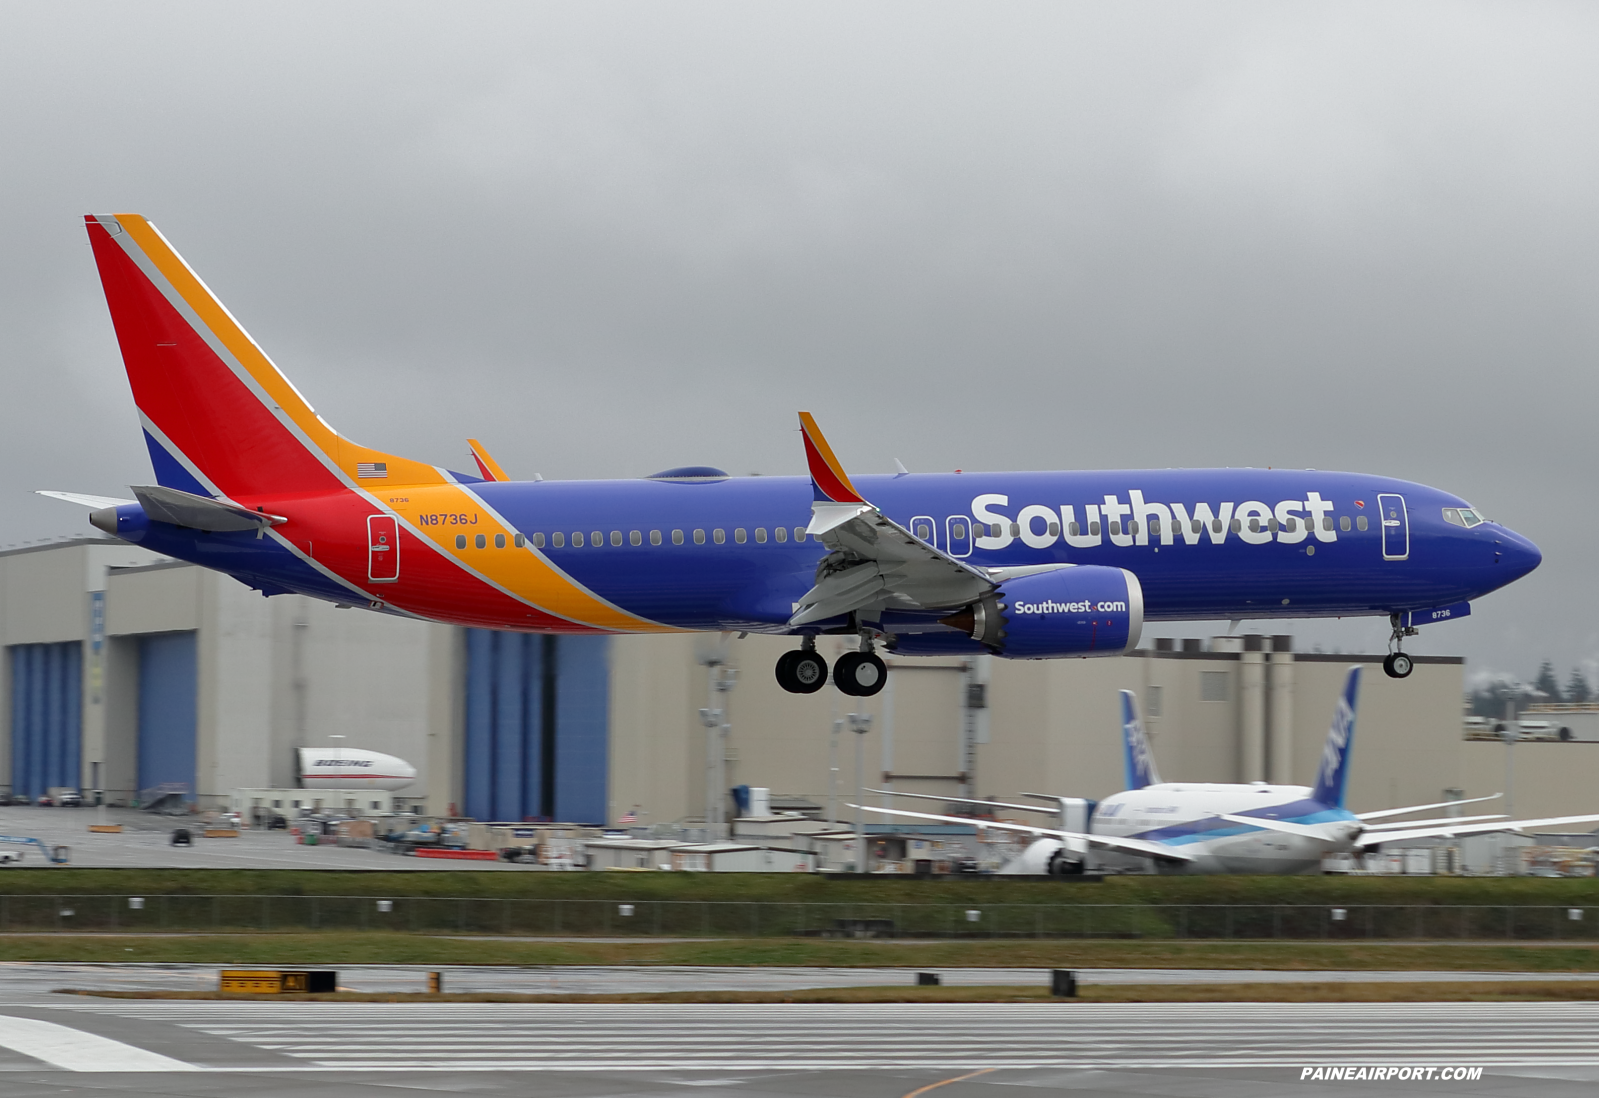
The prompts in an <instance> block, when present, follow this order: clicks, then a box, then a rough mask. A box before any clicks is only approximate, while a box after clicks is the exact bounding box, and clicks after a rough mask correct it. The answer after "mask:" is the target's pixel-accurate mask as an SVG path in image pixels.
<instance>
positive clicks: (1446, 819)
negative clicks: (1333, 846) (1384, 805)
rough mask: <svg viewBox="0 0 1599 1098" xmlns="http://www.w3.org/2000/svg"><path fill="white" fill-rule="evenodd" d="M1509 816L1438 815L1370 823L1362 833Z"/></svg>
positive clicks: (1504, 818) (1374, 833) (1466, 822)
mask: <svg viewBox="0 0 1599 1098" xmlns="http://www.w3.org/2000/svg"><path fill="white" fill-rule="evenodd" d="M1509 818H1510V817H1508V816H1506V815H1505V814H1504V813H1503V812H1499V813H1496V814H1494V815H1491V816H1440V817H1439V818H1438V819H1436V820H1405V821H1404V822H1403V823H1385V824H1372V825H1370V826H1369V827H1367V828H1365V829H1364V830H1363V831H1362V832H1361V834H1363V835H1381V834H1382V833H1384V832H1386V831H1408V830H1411V829H1413V828H1417V827H1444V826H1452V825H1454V824H1469V823H1477V822H1478V821H1480V820H1508V819H1509Z"/></svg>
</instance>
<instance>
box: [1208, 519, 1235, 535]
mask: <svg viewBox="0 0 1599 1098" xmlns="http://www.w3.org/2000/svg"><path fill="white" fill-rule="evenodd" d="M1233 521H1234V522H1237V521H1238V520H1237V519H1233ZM1234 529H1236V527H1234ZM1210 532H1211V533H1212V534H1219V533H1221V519H1211V520H1210Z"/></svg>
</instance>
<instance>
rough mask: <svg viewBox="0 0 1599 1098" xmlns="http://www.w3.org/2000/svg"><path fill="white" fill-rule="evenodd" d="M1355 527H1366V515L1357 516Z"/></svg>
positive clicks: (1359, 528)
mask: <svg viewBox="0 0 1599 1098" xmlns="http://www.w3.org/2000/svg"><path fill="white" fill-rule="evenodd" d="M1355 528H1356V529H1357V530H1364V529H1365V528H1366V516H1365V515H1360V516H1359V517H1357V518H1356V519H1355Z"/></svg>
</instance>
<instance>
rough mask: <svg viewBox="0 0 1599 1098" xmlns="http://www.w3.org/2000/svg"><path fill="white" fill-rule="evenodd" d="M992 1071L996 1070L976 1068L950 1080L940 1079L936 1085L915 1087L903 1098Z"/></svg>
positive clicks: (913, 1096)
mask: <svg viewBox="0 0 1599 1098" xmlns="http://www.w3.org/2000/svg"><path fill="white" fill-rule="evenodd" d="M994 1070H997V1069H995V1068H978V1069H977V1070H976V1071H968V1072H967V1073H966V1074H965V1075H956V1076H954V1077H953V1078H950V1079H940V1080H939V1081H938V1082H936V1083H928V1084H927V1085H926V1086H925V1087H917V1088H916V1089H915V1090H913V1091H911V1092H910V1093H909V1094H907V1095H905V1098H916V1096H917V1095H918V1094H926V1093H927V1092H928V1091H930V1090H937V1089H938V1088H939V1087H947V1086H949V1084H951V1083H963V1082H965V1081H966V1080H967V1079H975V1078H977V1077H978V1076H979V1075H987V1074H988V1073H989V1072H991V1071H994Z"/></svg>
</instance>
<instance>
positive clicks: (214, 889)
mask: <svg viewBox="0 0 1599 1098" xmlns="http://www.w3.org/2000/svg"><path fill="white" fill-rule="evenodd" d="M84 838H85V841H92V840H91V839H90V837H89V836H87V835H85V837H84ZM200 841H201V842H204V841H206V840H200ZM211 841H214V842H222V841H226V840H211ZM304 854H305V857H306V860H307V862H308V863H314V861H315V858H316V851H315V850H314V849H304ZM397 860H399V861H404V859H397ZM3 889H4V893H5V894H6V895H9V896H17V897H20V896H27V895H44V896H48V895H62V896H66V895H76V896H85V897H86V896H93V895H104V896H128V895H134V896H146V897H159V896H163V895H171V896H174V897H179V896H184V895H191V896H192V895H241V896H263V895H282V896H362V897H382V898H388V899H404V898H406V897H445V896H451V897H454V896H466V897H484V898H490V899H492V898H505V899H552V900H555V899H565V900H598V901H606V902H620V903H641V902H643V903H647V902H649V901H652V900H679V901H683V900H688V901H695V900H699V901H712V902H750V901H764V902H772V903H854V904H883V905H889V904H929V903H930V904H963V905H970V906H981V905H982V904H985V903H987V904H999V903H1026V904H1050V905H1056V906H1067V907H1069V906H1072V905H1077V904H1236V905H1258V904H1315V905H1323V904H1324V905H1328V906H1357V905H1361V904H1387V905H1407V904H1419V905H1432V904H1471V905H1479V906H1484V907H1504V906H1506V905H1510V906H1520V905H1552V906H1556V907H1563V906H1567V905H1569V906H1576V907H1581V906H1599V878H1592V877H1589V878H1558V879H1557V878H1538V877H1408V876H1395V877H1377V876H1374V877H1344V876H1334V875H1312V874H1306V875H1303V876H1289V877H1271V876H1191V877H1162V876H1143V875H1132V876H1125V877H1108V878H1106V879H1105V880H1103V881H1101V882H1097V883H1083V882H1065V881H1059V880H1017V879H1015V878H1003V877H998V878H979V879H970V878H952V879H940V880H917V879H915V878H911V877H908V876H907V877H884V878H882V879H876V880H848V879H830V878H828V877H826V876H818V875H815V874H807V873H538V872H532V871H529V872H503V871H501V872H482V871H473V870H465V869H463V870H451V871H449V872H416V871H391V870H360V871H346V870H333V869H316V868H306V869H151V868H138V867H129V868H124V869H102V868H90V867H76V866H73V867H49V868H46V867H42V866H41V867H26V866H24V867H12V868H8V869H7V870H6V871H5V874H4V881H3ZM154 903H155V902H154V900H152V901H151V907H150V908H149V909H148V910H150V911H151V912H152V915H151V916H150V917H151V918H154V917H155V916H154V914H153V912H154ZM203 914H204V916H205V918H206V919H207V921H208V920H209V911H206V912H204V913H203ZM862 914H863V915H864V914H867V913H864V912H863V913H862ZM123 915H124V917H128V916H127V913H126V912H124V913H123ZM1590 918H1592V916H1590ZM1566 929H1567V930H1568V931H1569V930H1571V929H1573V928H1569V927H1568V928H1566Z"/></svg>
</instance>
